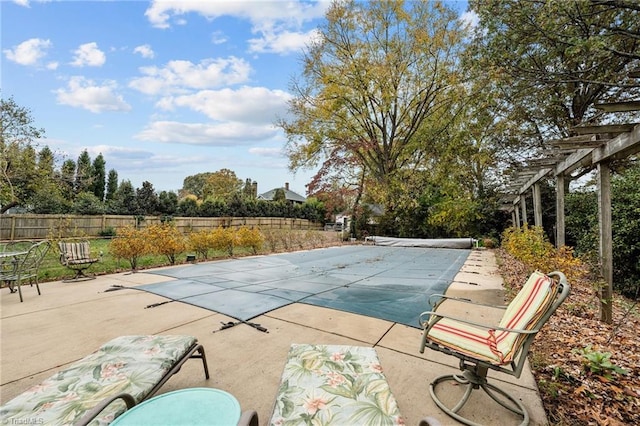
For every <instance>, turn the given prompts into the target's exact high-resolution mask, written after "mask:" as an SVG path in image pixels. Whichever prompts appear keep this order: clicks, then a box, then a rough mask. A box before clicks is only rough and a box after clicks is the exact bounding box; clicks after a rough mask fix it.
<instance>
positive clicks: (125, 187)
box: [107, 180, 140, 215]
mask: <svg viewBox="0 0 640 426" xmlns="http://www.w3.org/2000/svg"><path fill="white" fill-rule="evenodd" d="M107 212H108V213H111V214H121V215H137V214H140V212H139V209H138V205H137V203H136V192H135V190H134V189H133V185H131V181H129V180H123V181H122V182H121V183H120V185H119V186H118V190H117V191H116V192H115V196H114V197H113V199H112V200H110V202H109V203H108V206H107Z"/></svg>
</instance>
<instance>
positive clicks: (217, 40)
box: [211, 31, 227, 44]
mask: <svg viewBox="0 0 640 426" xmlns="http://www.w3.org/2000/svg"><path fill="white" fill-rule="evenodd" d="M226 42H227V36H225V35H224V33H222V32H221V31H214V32H213V33H212V34H211V43H212V44H224V43H226Z"/></svg>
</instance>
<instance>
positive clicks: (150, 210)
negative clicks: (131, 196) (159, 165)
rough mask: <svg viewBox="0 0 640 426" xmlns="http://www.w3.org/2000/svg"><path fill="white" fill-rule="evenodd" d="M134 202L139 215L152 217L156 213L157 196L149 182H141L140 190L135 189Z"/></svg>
mask: <svg viewBox="0 0 640 426" xmlns="http://www.w3.org/2000/svg"><path fill="white" fill-rule="evenodd" d="M136 201H137V204H138V207H139V209H140V214H148V215H154V214H156V213H158V195H156V191H155V189H153V185H152V184H151V182H147V181H144V182H142V188H137V189H136Z"/></svg>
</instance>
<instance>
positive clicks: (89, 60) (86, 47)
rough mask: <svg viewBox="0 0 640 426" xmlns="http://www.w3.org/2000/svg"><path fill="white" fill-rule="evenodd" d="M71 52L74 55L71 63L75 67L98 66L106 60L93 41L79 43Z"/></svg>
mask: <svg viewBox="0 0 640 426" xmlns="http://www.w3.org/2000/svg"><path fill="white" fill-rule="evenodd" d="M73 53H74V54H75V56H74V58H73V61H72V62H71V65H73V66H75V67H84V66H90V67H100V66H102V65H104V63H105V62H106V61H107V57H106V56H105V54H104V52H103V51H102V50H100V49H99V48H98V44H97V43H95V42H92V43H85V44H81V45H80V46H79V47H78V48H77V49H76V50H75V51H74V52H73Z"/></svg>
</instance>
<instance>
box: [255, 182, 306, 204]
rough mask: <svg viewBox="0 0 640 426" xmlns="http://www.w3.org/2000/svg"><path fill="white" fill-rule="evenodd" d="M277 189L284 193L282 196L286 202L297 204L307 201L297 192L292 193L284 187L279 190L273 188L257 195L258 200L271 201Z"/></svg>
mask: <svg viewBox="0 0 640 426" xmlns="http://www.w3.org/2000/svg"><path fill="white" fill-rule="evenodd" d="M278 189H282V190H283V191H284V196H285V197H286V199H287V201H296V202H299V203H304V202H306V201H307V199H306V198H305V197H303V196H302V195H300V194H298V193H297V192H293V191H291V190H290V189H288V188H286V187H284V186H283V187H280V188H273V189H272V190H270V191H267V192H264V193H262V194H260V195H258V198H260V199H263V200H273V197H274V196H275V195H276V191H277V190H278Z"/></svg>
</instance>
